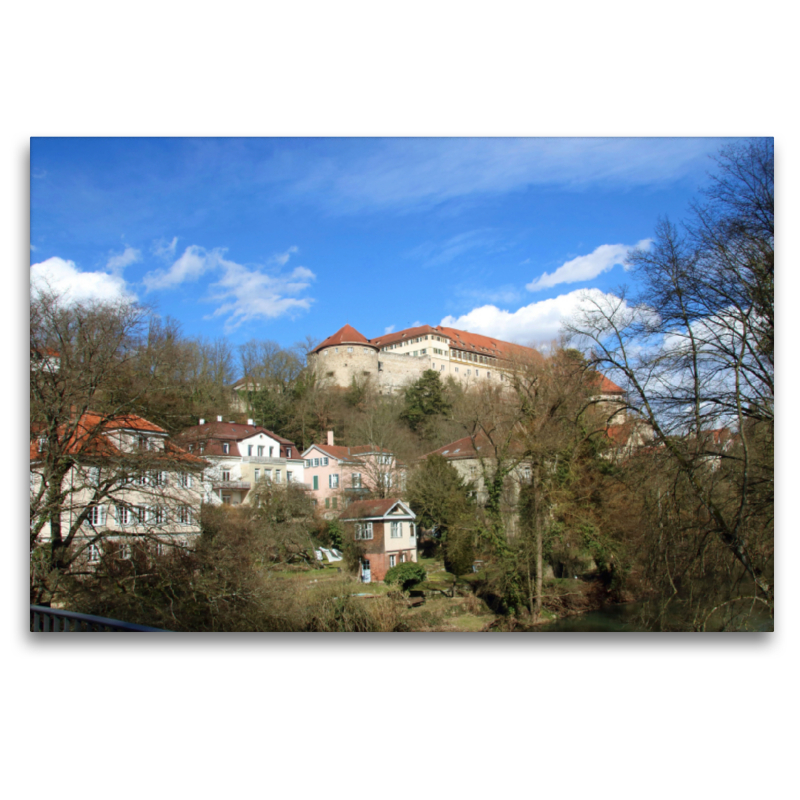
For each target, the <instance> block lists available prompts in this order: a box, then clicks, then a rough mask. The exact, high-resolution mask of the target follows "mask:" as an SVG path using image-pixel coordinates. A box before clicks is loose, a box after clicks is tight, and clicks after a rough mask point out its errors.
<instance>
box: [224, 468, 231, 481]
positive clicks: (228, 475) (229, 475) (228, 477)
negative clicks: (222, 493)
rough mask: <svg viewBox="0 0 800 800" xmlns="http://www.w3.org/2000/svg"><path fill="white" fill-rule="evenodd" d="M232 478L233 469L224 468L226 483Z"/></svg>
mask: <svg viewBox="0 0 800 800" xmlns="http://www.w3.org/2000/svg"><path fill="white" fill-rule="evenodd" d="M230 479H231V471H230V470H229V469H224V470H222V480H223V481H225V482H226V483H227V482H228V481H229V480H230Z"/></svg>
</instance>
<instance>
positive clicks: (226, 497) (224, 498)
mask: <svg viewBox="0 0 800 800" xmlns="http://www.w3.org/2000/svg"><path fill="white" fill-rule="evenodd" d="M222 502H223V503H224V504H225V505H227V506H229V505H230V504H231V496H230V495H229V494H224V495H222Z"/></svg>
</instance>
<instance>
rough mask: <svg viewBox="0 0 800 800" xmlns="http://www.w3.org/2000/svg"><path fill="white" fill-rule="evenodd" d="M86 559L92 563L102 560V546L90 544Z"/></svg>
mask: <svg viewBox="0 0 800 800" xmlns="http://www.w3.org/2000/svg"><path fill="white" fill-rule="evenodd" d="M86 559H87V561H88V562H89V563H90V564H96V563H97V562H98V561H99V560H100V548H99V547H98V546H97V545H96V544H90V545H89V548H88V549H87V551H86Z"/></svg>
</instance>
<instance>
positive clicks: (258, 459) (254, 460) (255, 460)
mask: <svg viewBox="0 0 800 800" xmlns="http://www.w3.org/2000/svg"><path fill="white" fill-rule="evenodd" d="M242 462H243V463H245V464H272V465H273V466H276V467H284V466H286V459H285V458H272V457H270V456H242Z"/></svg>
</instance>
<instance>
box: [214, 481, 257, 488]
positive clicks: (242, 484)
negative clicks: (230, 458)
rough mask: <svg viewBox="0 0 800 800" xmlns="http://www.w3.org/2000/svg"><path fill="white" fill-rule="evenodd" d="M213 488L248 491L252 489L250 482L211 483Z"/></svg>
mask: <svg viewBox="0 0 800 800" xmlns="http://www.w3.org/2000/svg"><path fill="white" fill-rule="evenodd" d="M211 486H212V487H213V488H214V489H241V490H246V489H249V488H250V481H218V480H213V479H212V481H211Z"/></svg>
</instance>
